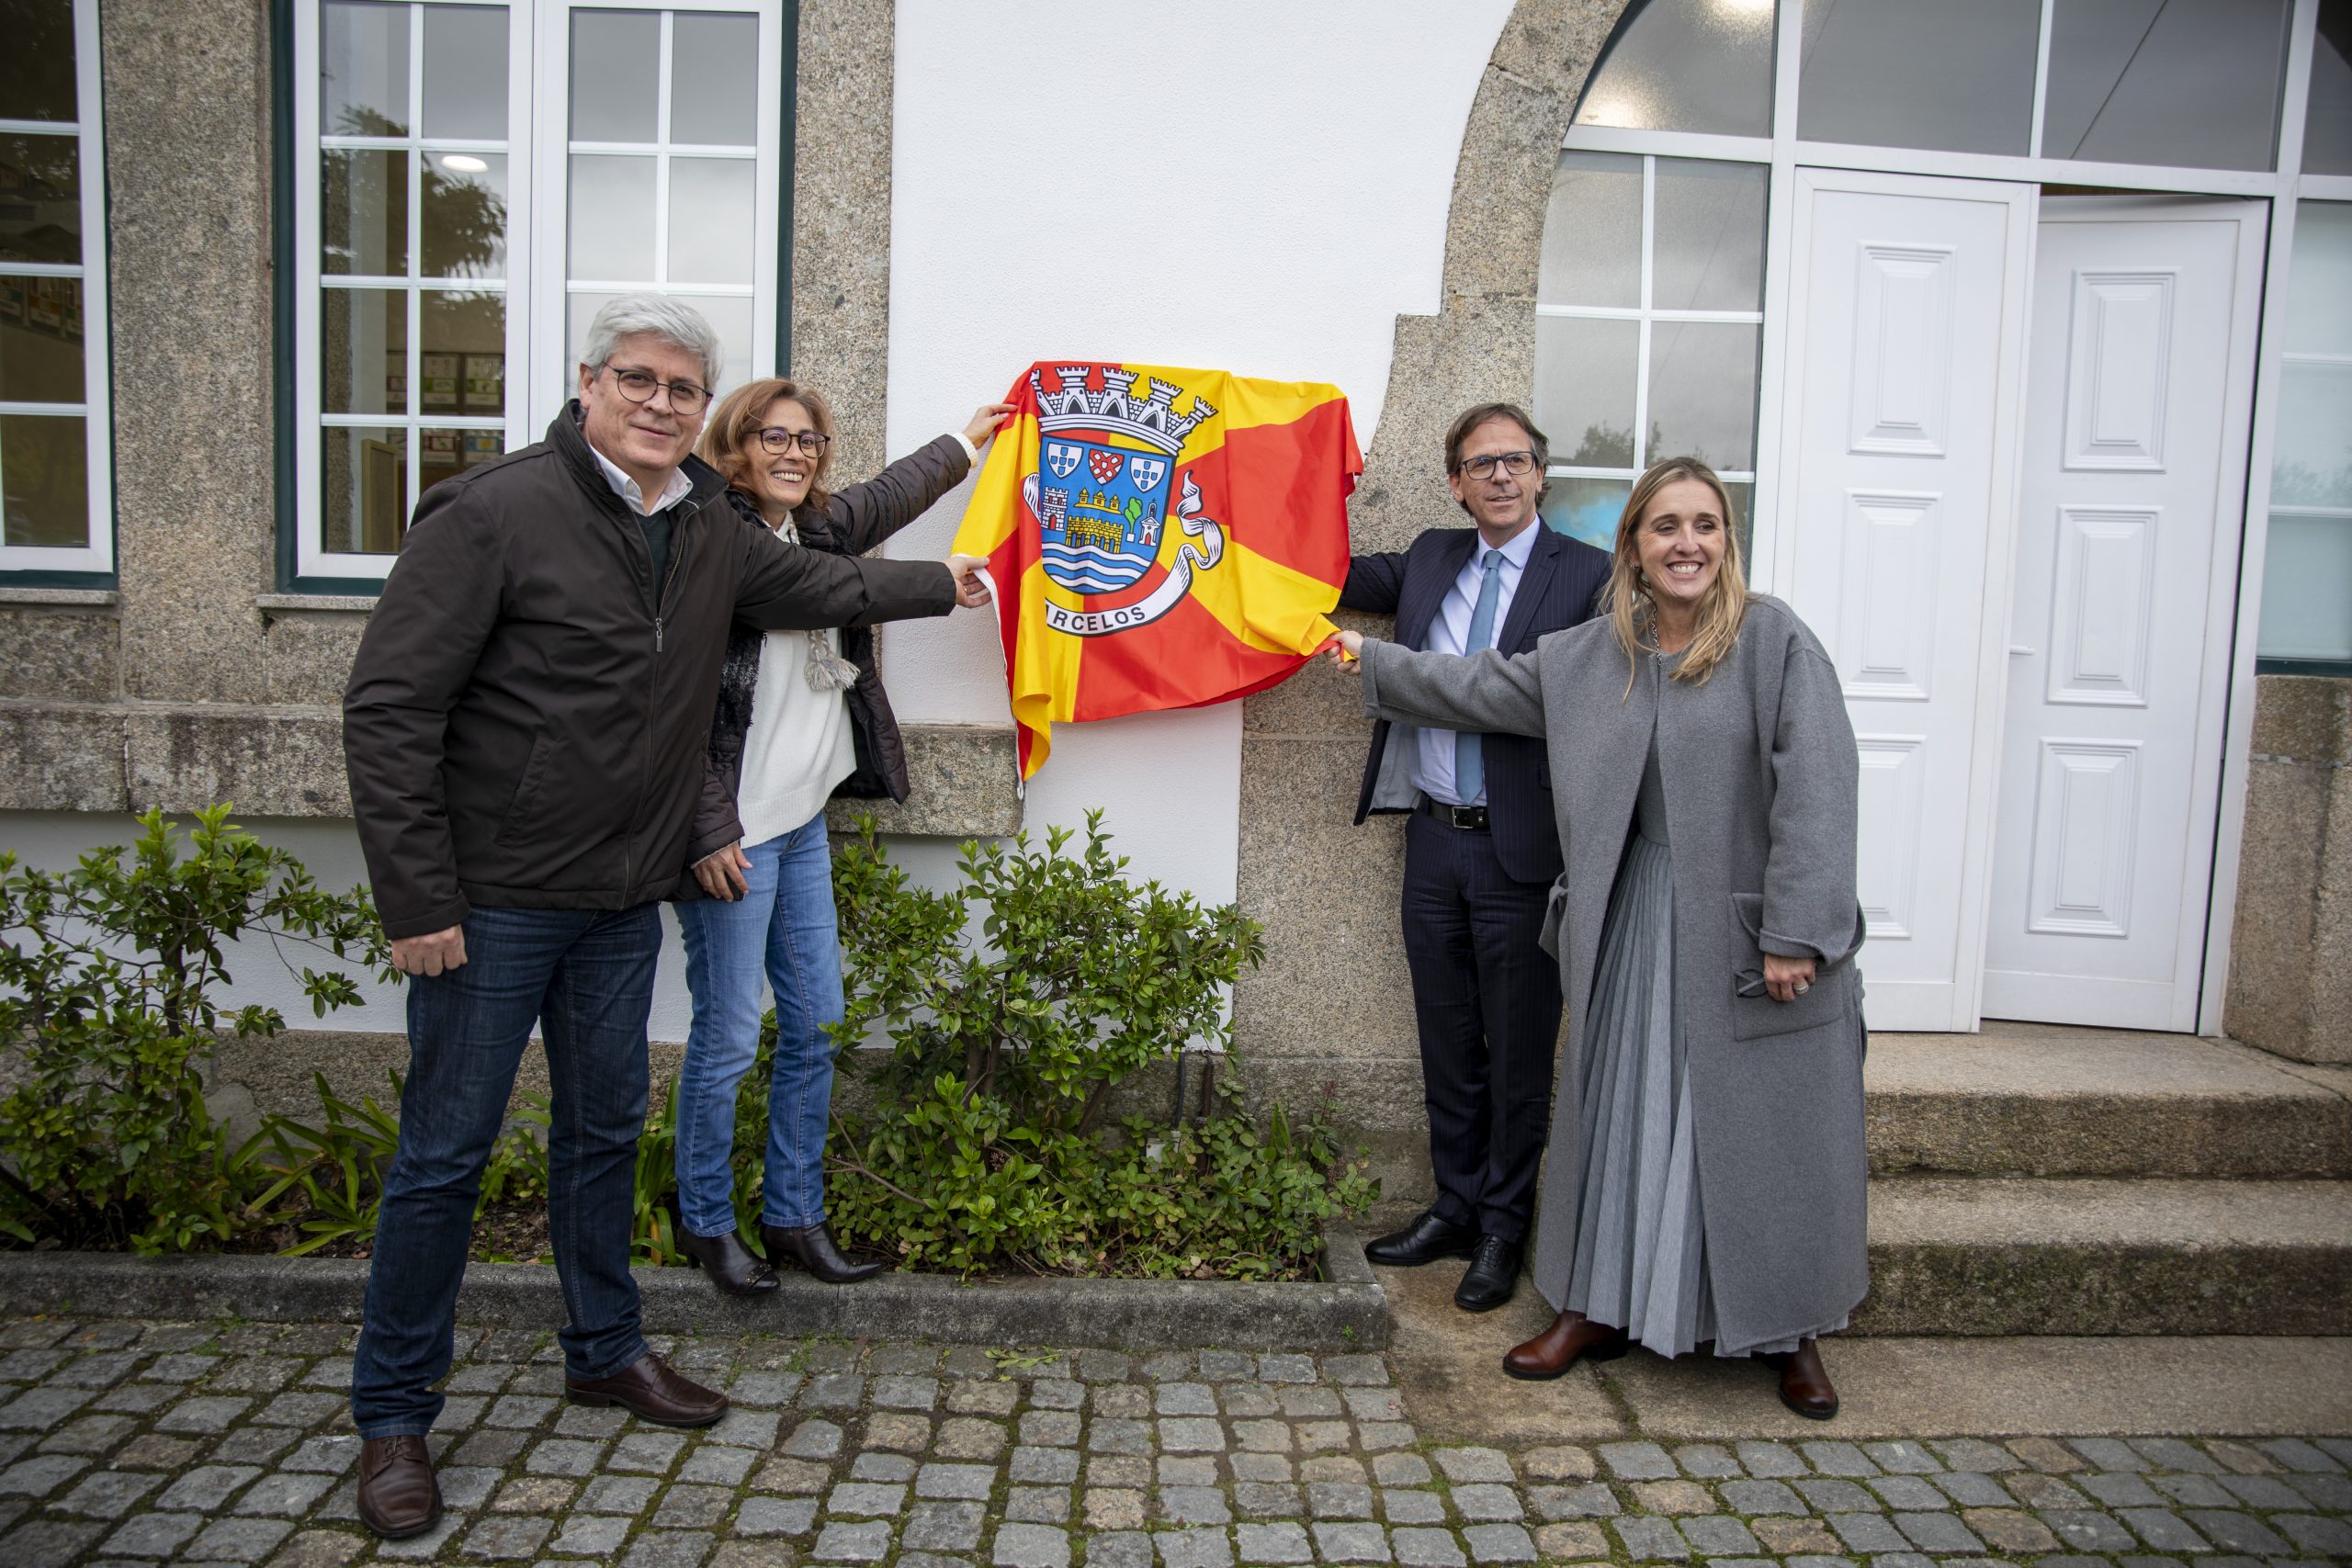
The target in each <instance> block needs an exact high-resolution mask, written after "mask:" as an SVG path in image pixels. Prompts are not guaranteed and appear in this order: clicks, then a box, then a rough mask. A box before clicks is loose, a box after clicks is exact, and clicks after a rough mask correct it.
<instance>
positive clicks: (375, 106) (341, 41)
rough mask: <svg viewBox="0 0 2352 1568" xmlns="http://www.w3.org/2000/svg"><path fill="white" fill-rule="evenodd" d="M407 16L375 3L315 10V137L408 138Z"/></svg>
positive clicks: (361, 0)
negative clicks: (316, 37) (317, 124)
mask: <svg viewBox="0 0 2352 1568" xmlns="http://www.w3.org/2000/svg"><path fill="white" fill-rule="evenodd" d="M408 12H409V8H408V7H407V6H386V5H378V4H375V3H374V0H327V3H326V4H325V5H323V6H320V7H319V131H320V134H322V135H324V136H406V135H407V134H408V132H409V124H408Z"/></svg>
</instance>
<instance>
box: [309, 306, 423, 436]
mask: <svg viewBox="0 0 2352 1568" xmlns="http://www.w3.org/2000/svg"><path fill="white" fill-rule="evenodd" d="M408 392H409V388H408V292H407V290H405V289H400V288H329V289H324V290H322V291H321V293H320V295H319V395H320V399H321V403H320V406H321V407H322V409H323V410H324V411H325V412H328V413H406V412H408Z"/></svg>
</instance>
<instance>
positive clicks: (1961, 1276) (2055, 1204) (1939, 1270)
mask: <svg viewBox="0 0 2352 1568" xmlns="http://www.w3.org/2000/svg"><path fill="white" fill-rule="evenodd" d="M1870 1237H1871V1295H1870V1299H1869V1300H1868V1301H1867V1302H1865V1303H1863V1306H1862V1310H1861V1311H1860V1313H1858V1314H1856V1316H1855V1321H1854V1328H1855V1330H1856V1331H1857V1332H1859V1333H1868V1334H1964V1335H1980V1334H2118V1335H2120V1334H2253V1335H2280V1334H2297V1335H2313V1334H2319V1335H2335V1334H2347V1333H2352V1181H2297V1180H2270V1181H2248V1180H2181V1179H2160V1178H2151V1177H2141V1178H2137V1179H2122V1180H2116V1179H1999V1178H1980V1179H1964V1178H1951V1177H1918V1176H1913V1177H1888V1178H1880V1179H1876V1180H1873V1181H1872V1182H1871V1219H1870Z"/></svg>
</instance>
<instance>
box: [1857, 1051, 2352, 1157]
mask: <svg viewBox="0 0 2352 1568" xmlns="http://www.w3.org/2000/svg"><path fill="white" fill-rule="evenodd" d="M1863 1078H1864V1093H1865V1097H1866V1105H1867V1114H1868V1116H1869V1127H1870V1145H1871V1169H1872V1170H1873V1171H1875V1172H1877V1173H1879V1174H1881V1175H1888V1176H1891V1175H1898V1174H1946V1175H1955V1176H1988V1177H2005V1176H2037V1177H2131V1176H2155V1177H2200V1178H2266V1179H2292V1178H2313V1177H2317V1178H2344V1177H2352V1068H2346V1067H2340V1066H2310V1065H2308V1064H2305V1063H2301V1062H2290V1061H2288V1060H2286V1059H2284V1058H2282V1057H2278V1056H2273V1055H2269V1054H2268V1053H2267V1052H2263V1051H2257V1050H2255V1049H2254V1048H2252V1047H2251V1046H2245V1045H2240V1044H2238V1043H2235V1042H2233V1041H2227V1040H2210V1039H2201V1038H2199V1037H2198V1036H2195V1035H2187V1034H2142V1033H2133V1032H2128V1031H2123V1030H2103V1029H2077V1028H2068V1027H2063V1026H2057V1025H2046V1024H2020V1023H1998V1022H1989V1021H1988V1022H1987V1023H1986V1024H1985V1031H1984V1032H1983V1033H1981V1034H1873V1035H1871V1044H1870V1055H1869V1059H1868V1062H1867V1065H1866V1066H1865V1068H1864V1073H1863Z"/></svg>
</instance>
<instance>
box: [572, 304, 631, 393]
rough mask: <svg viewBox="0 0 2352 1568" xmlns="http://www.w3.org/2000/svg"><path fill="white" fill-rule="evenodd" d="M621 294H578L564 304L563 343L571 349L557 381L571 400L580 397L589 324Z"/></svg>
mask: <svg viewBox="0 0 2352 1568" xmlns="http://www.w3.org/2000/svg"><path fill="white" fill-rule="evenodd" d="M619 298H620V296H619V295H617V294H574V295H572V296H571V298H570V299H566V300H565V301H564V318H565V320H564V334H563V340H564V342H565V344H567V345H569V346H568V351H567V353H566V354H565V356H564V361H563V368H562V373H561V375H560V376H559V377H558V378H557V379H558V381H559V383H560V385H561V387H562V389H563V395H564V396H565V397H567V398H576V397H578V396H579V395H580V363H581V356H582V355H584V354H586V353H587V352H588V323H589V322H591V321H594V320H595V319H596V312H597V311H599V310H603V309H604V308H605V306H607V305H609V304H611V303H612V302H613V301H614V300H616V299H619Z"/></svg>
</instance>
